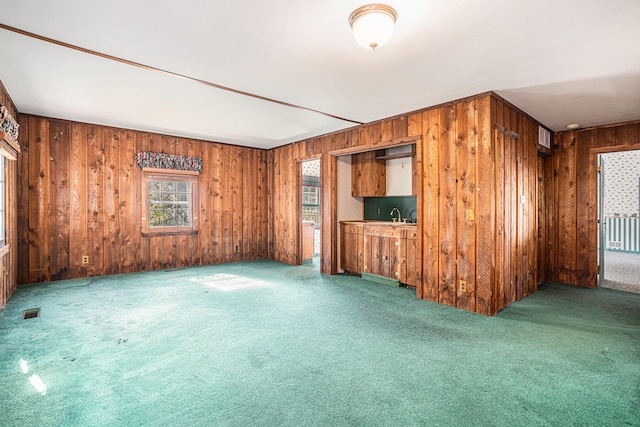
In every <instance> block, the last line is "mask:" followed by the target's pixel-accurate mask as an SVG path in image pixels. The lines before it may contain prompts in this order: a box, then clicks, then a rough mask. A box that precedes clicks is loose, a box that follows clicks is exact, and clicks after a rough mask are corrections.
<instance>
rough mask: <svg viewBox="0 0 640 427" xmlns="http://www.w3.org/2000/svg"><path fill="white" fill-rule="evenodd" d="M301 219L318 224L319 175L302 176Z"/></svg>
mask: <svg viewBox="0 0 640 427" xmlns="http://www.w3.org/2000/svg"><path fill="white" fill-rule="evenodd" d="M302 219H303V220H304V221H313V222H314V223H315V224H316V225H319V224H320V177H318V176H307V175H303V176H302Z"/></svg>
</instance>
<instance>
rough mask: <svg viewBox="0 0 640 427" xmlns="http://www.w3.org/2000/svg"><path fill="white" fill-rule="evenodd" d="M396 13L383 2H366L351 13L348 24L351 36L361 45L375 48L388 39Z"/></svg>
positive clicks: (391, 32)
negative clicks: (351, 30)
mask: <svg viewBox="0 0 640 427" xmlns="http://www.w3.org/2000/svg"><path fill="white" fill-rule="evenodd" d="M397 18H398V15H397V14H396V11H395V10H394V9H393V8H392V7H389V6H387V5H384V4H368V5H366V6H362V7H360V8H358V9H356V10H355V11H353V13H352V14H351V16H350V17H349V24H350V25H351V28H352V29H353V36H354V37H355V39H356V41H357V42H358V44H360V45H361V46H363V47H367V48H371V49H375V48H377V47H380V46H382V45H384V44H385V43H386V42H388V41H389V39H390V38H391V35H392V34H393V28H394V26H395V23H396V19H397Z"/></svg>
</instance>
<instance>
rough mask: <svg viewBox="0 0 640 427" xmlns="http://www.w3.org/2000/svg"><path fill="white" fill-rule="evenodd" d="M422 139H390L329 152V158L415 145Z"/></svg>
mask: <svg viewBox="0 0 640 427" xmlns="http://www.w3.org/2000/svg"><path fill="white" fill-rule="evenodd" d="M421 139H422V136H421V135H414V136H405V137H402V138H395V139H390V140H388V141H380V142H374V143H373V144H367V145H359V146H356V147H349V148H342V149H340V150H333V151H329V152H328V153H327V154H329V155H331V156H346V155H348V154H358V153H365V152H367V151H375V150H381V149H383V148H391V147H400V146H402V145H410V144H415V143H417V142H418V141H420V140H421Z"/></svg>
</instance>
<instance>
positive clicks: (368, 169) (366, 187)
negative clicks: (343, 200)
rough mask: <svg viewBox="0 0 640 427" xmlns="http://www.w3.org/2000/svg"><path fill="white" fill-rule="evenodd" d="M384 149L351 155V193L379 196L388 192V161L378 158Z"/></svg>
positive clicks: (356, 195) (362, 195)
mask: <svg viewBox="0 0 640 427" xmlns="http://www.w3.org/2000/svg"><path fill="white" fill-rule="evenodd" d="M383 154H384V150H378V151H368V152H366V153H358V154H353V155H352V156H351V195H352V196H353V197H377V196H384V195H386V193H387V163H386V161H384V160H376V157H377V156H379V155H383Z"/></svg>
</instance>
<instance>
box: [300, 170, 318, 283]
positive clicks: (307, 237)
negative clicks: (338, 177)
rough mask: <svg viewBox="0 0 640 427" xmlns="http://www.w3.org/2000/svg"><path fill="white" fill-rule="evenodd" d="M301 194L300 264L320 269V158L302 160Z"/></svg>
mask: <svg viewBox="0 0 640 427" xmlns="http://www.w3.org/2000/svg"><path fill="white" fill-rule="evenodd" d="M300 188H301V189H302V194H301V197H300V200H301V203H302V207H301V218H300V236H301V245H300V247H301V253H302V265H305V266H309V267H312V268H315V269H317V270H320V253H321V250H322V248H321V241H322V240H321V238H320V236H321V227H322V216H321V212H322V209H321V206H322V205H321V200H320V195H321V191H320V189H321V181H320V159H314V160H307V161H303V162H302V185H301V186H300Z"/></svg>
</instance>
